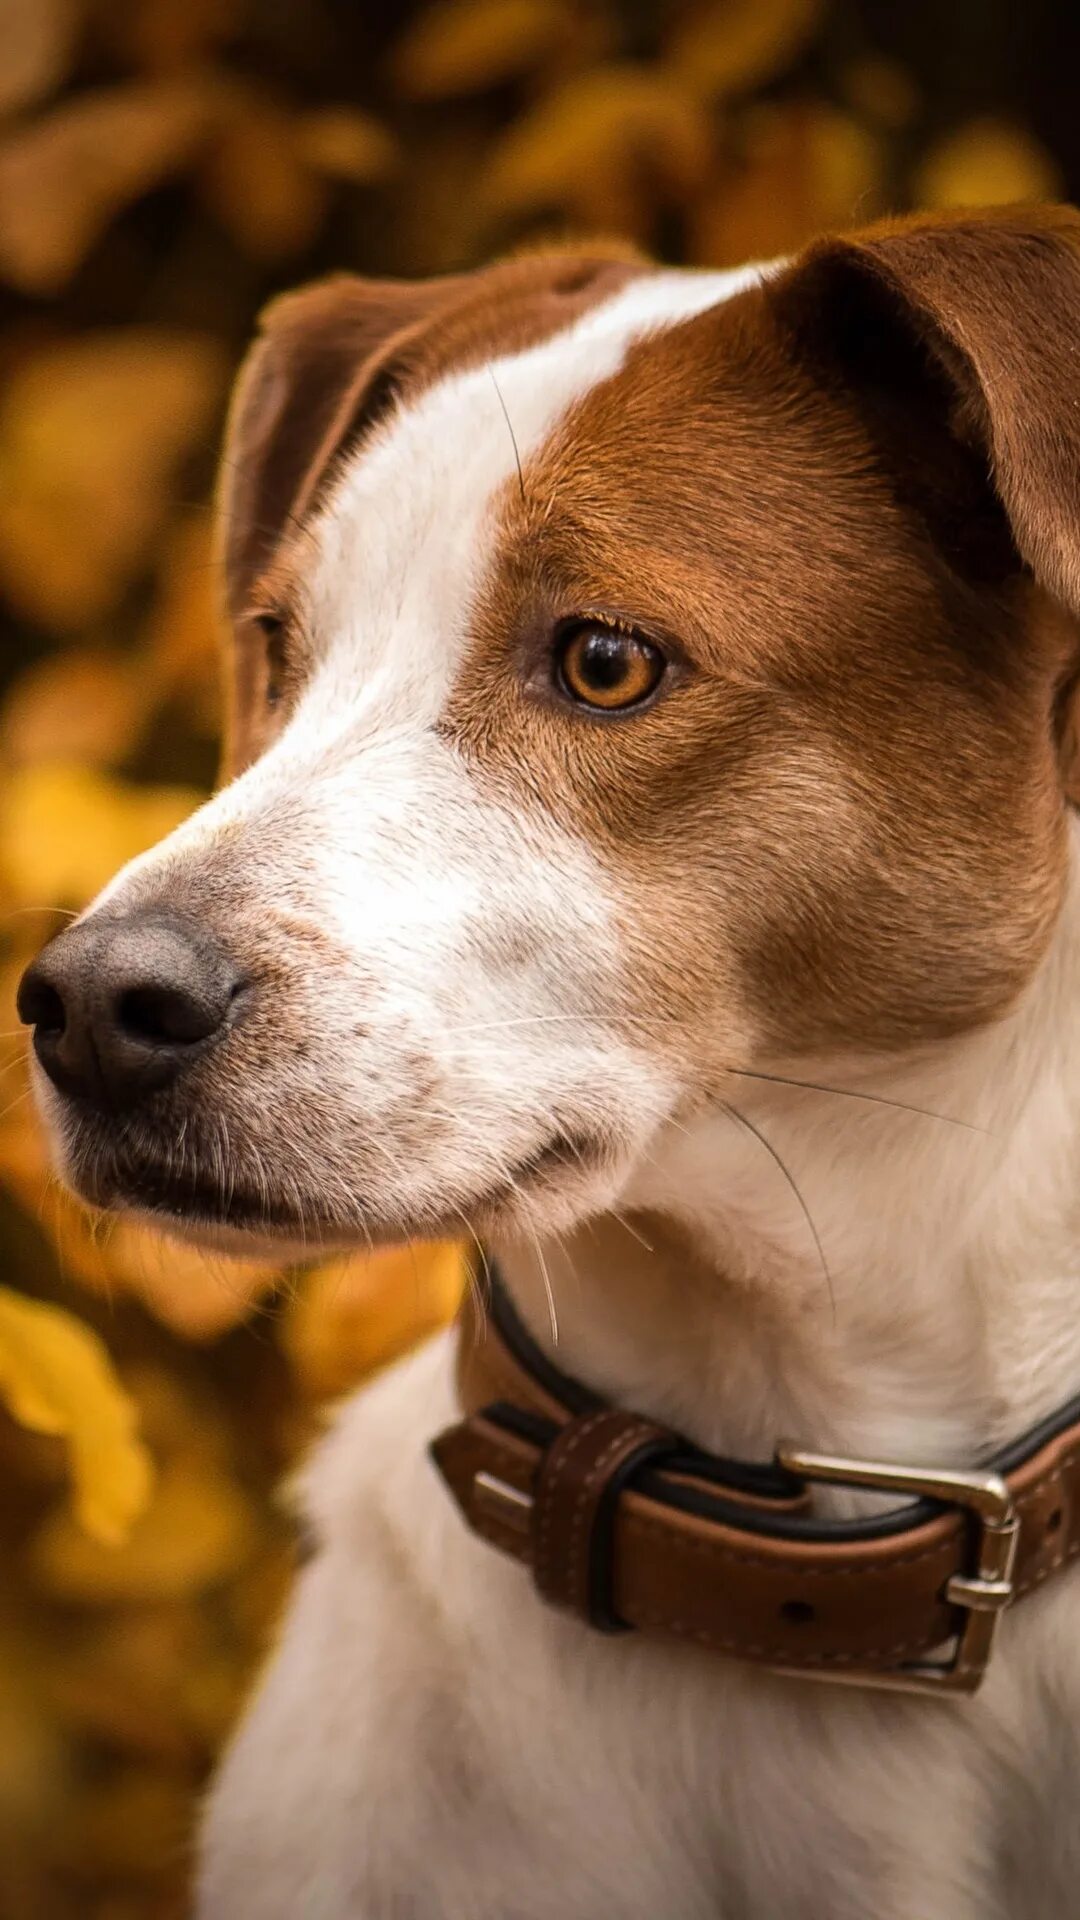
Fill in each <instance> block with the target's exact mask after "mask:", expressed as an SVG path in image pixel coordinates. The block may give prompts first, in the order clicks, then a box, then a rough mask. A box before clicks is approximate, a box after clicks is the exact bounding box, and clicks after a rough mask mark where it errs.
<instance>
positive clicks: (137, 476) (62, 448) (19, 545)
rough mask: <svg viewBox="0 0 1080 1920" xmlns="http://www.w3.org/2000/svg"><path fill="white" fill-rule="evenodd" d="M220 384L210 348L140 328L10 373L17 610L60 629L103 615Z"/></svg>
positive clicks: (3, 580) (3, 486) (8, 570)
mask: <svg viewBox="0 0 1080 1920" xmlns="http://www.w3.org/2000/svg"><path fill="white" fill-rule="evenodd" d="M225 375H226V363H225V356H224V354H223V352H222V351H221V349H220V348H219V347H218V346H217V345H216V343H213V342H211V341H209V340H206V339H202V338H198V337H191V336H184V335H170V334H167V333H153V332H143V331H142V330H140V329H137V328H130V329H123V330H120V329H117V330H116V331H115V332H112V333H103V334H88V335H85V336H84V337H83V338H82V339H80V340H77V341H70V342H68V343H66V344H64V345H61V346H56V347H52V348H48V349H46V350H45V351H43V352H42V353H40V354H38V355H37V356H35V357H34V358H33V359H30V360H27V361H25V362H23V364H22V365H21V366H19V367H18V368H17V369H16V371H15V372H14V373H13V375H12V377H11V378H10V380H9V381H8V383H7V386H6V389H5V392H4V396H3V402H2V405H0V584H2V586H3V589H4V591H5V593H6V595H7V598H8V599H9V600H10V601H11V602H13V604H14V606H15V608H16V611H17V612H19V613H21V614H23V615H25V616H26V617H27V618H28V619H30V620H33V621H36V622H39V623H40V624H42V625H45V626H50V627H55V628H58V629H59V630H61V631H63V630H65V629H67V628H69V627H82V626H86V625H87V624H88V623H89V622H90V621H92V620H94V619H97V618H100V617H101V616H102V615H104V614H106V613H107V612H108V611H109V609H110V608H111V607H112V605H113V604H114V602H115V601H116V599H117V597H118V595H119V593H120V592H121V591H122V589H123V588H124V586H125V585H126V584H127V581H128V580H129V578H130V576H131V573H132V571H133V570H134V568H135V567H136V566H137V565H138V564H139V562H140V561H141V560H142V558H143V556H144V554H145V551H146V549H147V546H148V545H149V542H150V541H151V539H152V538H153V537H154V535H155V534H156V533H157V531H158V529H159V527H160V525H161V521H162V519H163V516H164V513H165V510H166V507H167V505H168V488H169V485H170V483H171V480H172V475H173V470H174V468H175V467H176V465H177V462H178V461H179V459H180V458H181V456H182V455H183V454H184V453H186V452H187V450H188V449H189V447H190V446H191V445H192V443H193V442H194V441H196V440H198V439H199V438H200V437H201V436H205V434H206V431H207V427H208V423H209V416H210V413H211V411H212V409H213V408H214V406H215V404H216V402H217V400H218V397H219V395H220V393H221V392H222V390H223V388H224V385H225Z"/></svg>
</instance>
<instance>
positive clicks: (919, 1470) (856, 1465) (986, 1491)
mask: <svg viewBox="0 0 1080 1920" xmlns="http://www.w3.org/2000/svg"><path fill="white" fill-rule="evenodd" d="M776 1458H777V1461H778V1463H779V1464H780V1466H782V1467H784V1468H786V1469H787V1471H788V1472H789V1473H793V1474H797V1475H798V1476H799V1477H800V1478H801V1479H803V1480H815V1481H821V1482H823V1483H828V1484H830V1485H832V1486H842V1487H865V1488H868V1489H875V1490H879V1491H881V1492H885V1493H906V1494H910V1495H911V1497H912V1498H913V1499H917V1500H936V1501H939V1502H941V1503H942V1504H943V1505H945V1506H956V1507H960V1508H961V1509H962V1510H963V1511H965V1512H967V1513H969V1514H971V1515H972V1517H973V1519H974V1521H975V1523H976V1539H975V1551H974V1561H975V1564H974V1568H973V1570H972V1571H971V1572H970V1573H956V1574H953V1576H952V1578H951V1579H950V1580H949V1581H948V1583H947V1585H946V1588H945V1598H946V1599H947V1600H948V1601H949V1603H950V1604H951V1605H952V1606H954V1607H956V1608H958V1609H959V1610H960V1612H961V1614H962V1615H963V1618H962V1621H961V1624H960V1627H959V1629H958V1632H957V1634H956V1638H955V1640H954V1642H953V1644H952V1650H951V1652H949V1653H947V1654H946V1655H945V1656H944V1657H943V1658H942V1659H941V1660H920V1661H911V1662H907V1663H905V1664H903V1665H901V1666H896V1667H884V1668H881V1669H875V1668H872V1667H870V1668H868V1667H858V1668H856V1667H814V1668H810V1667H783V1666H779V1667H776V1668H774V1669H773V1671H774V1672H776V1673H784V1674H790V1675H793V1676H795V1677H797V1678H799V1679H801V1680H829V1681H832V1682H833V1683H834V1684H836V1685H840V1686H851V1687H876V1688H880V1689H882V1690H884V1691H887V1692H891V1693H919V1694H935V1693H938V1694H940V1693H966V1694H972V1693H975V1692H976V1691H977V1690H978V1687H979V1685H980V1682H981V1681H982V1678H983V1675H984V1674H985V1672H986V1669H987V1666H988V1664H989V1661H990V1655H991V1653H992V1651H993V1646H994V1635H995V1633H996V1632H997V1626H998V1621H999V1620H1000V1618H1001V1614H1002V1612H1003V1610H1004V1609H1005V1608H1006V1607H1007V1606H1008V1605H1009V1602H1010V1601H1011V1600H1012V1598H1013V1582H1012V1571H1013V1564H1014V1562H1015V1559H1016V1549H1017V1543H1018V1541H1019V1537H1020V1518H1019V1515H1018V1514H1017V1511H1016V1508H1015V1506H1014V1504H1013V1499H1012V1495H1011V1494H1010V1492H1009V1489H1008V1487H1007V1485H1006V1483H1005V1481H1004V1480H1003V1478H1002V1476H1001V1475H1000V1474H998V1473H980V1472H972V1473H964V1472H958V1471H956V1470H955V1469H954V1468H951V1467H899V1466H893V1465H892V1464H890V1463H889V1462H888V1461H883V1460H855V1459H848V1458H846V1457H845V1456H844V1455H842V1454H831V1453H813V1452H811V1451H809V1450H808V1449H807V1448H805V1447H800V1446H796V1445H795V1444H794V1443H793V1442H791V1441H786V1440H785V1441H781V1443H780V1445H779V1446H778V1447H777V1449H776Z"/></svg>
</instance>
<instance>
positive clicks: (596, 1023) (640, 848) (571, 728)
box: [22, 210, 1080, 1242]
mask: <svg viewBox="0 0 1080 1920" xmlns="http://www.w3.org/2000/svg"><path fill="white" fill-rule="evenodd" d="M1078 244H1080V218H1078V217H1077V216H1075V215H1073V214H1072V213H1070V212H1068V211H1063V210H1049V211H1045V212H1030V211H1027V212H1004V213H1001V214H996V215H982V214H977V215H965V216H962V217H958V218H956V219H953V220H951V221H947V222H940V221H939V222H936V223H919V222H908V223H900V224H897V225H893V226H889V227H887V228H880V229H876V230H873V231H870V232H867V233H865V234H862V235H857V236H854V237H852V238H845V239H841V240H836V241H828V242H825V243H823V244H820V245H818V246H816V247H814V248H812V249H811V250H810V251H809V252H808V253H807V254H806V255H805V256H803V257H802V258H801V259H799V260H797V261H795V262H794V263H791V264H787V265H785V266H783V267H780V268H775V269H769V270H766V271H765V272H763V273H762V272H758V271H754V270H751V271H749V272H747V273H743V274H735V275H716V274H691V273H670V272H658V271H655V270H653V269H650V268H648V267H646V266H645V265H643V264H641V263H640V262H637V261H633V260H623V259H620V258H618V257H615V256H614V255H608V254H604V253H602V252H601V253H597V255H596V256H595V257H588V256H585V255H581V256H577V255H545V256H536V257H529V258H523V259H519V260H516V261H512V262H510V263H506V264H503V265H500V266H496V267H493V268H491V269H489V270H487V271H484V272H480V273H475V274H466V275H462V276H459V277H455V278H450V279H446V280H442V281H433V282H430V283H426V284H417V285H404V284H400V285H394V284H380V283H369V282H365V281H361V280H357V279H352V278H342V279H339V280H335V281H331V282H329V283H327V284H324V285H321V286H318V287H315V288H312V289H310V290H309V291H306V292H302V293H300V294H297V295H295V296H293V297H291V298H287V299H284V300H282V301H281V302H279V303H278V304H277V305H275V306H274V307H273V308H272V309H271V311H270V314H269V316H268V319H267V323H266V327H265V330H264V333H263V335H262V338H261V339H260V341H259V342H258V344H257V345H256V346H255V348H254V350H253V352H252V355H251V357H250V359H249V361H248V364H247V366H246V368H245V370H244V372H243V374H242V376H241V379H240V383H239V388H238V392H237V396H236V400H235V404H234V407H233V412H232V420H231V426H230V432H229V441H228V447H227V452H226V458H225V466H224V479H223V485H222V546H221V551H222V554H223V558H224V565H225V573H226V579H227V590H228V602H229V609H230V615H231V622H232V626H233V629H234V647H235V662H236V665H235V675H234V711H233V715H232V744H231V751H230V771H231V772H232V774H233V776H234V777H233V778H232V780H231V782H230V784H228V785H226V786H225V787H224V789H223V790H222V791H221V792H220V793H219V794H218V795H217V796H216V797H215V798H214V799H213V800H211V801H210V802H209V804H208V805H207V806H205V807H204V808H203V809H202V810H201V812H199V813H198V814H196V815H195V817H194V818H193V819H192V820H191V821H189V822H188V823H187V824H186V825H185V826H184V827H182V828H181V829H180V830H179V831H178V832H177V833H175V834H174V835H172V837H171V838H170V839H168V840H167V841H166V842H165V843H164V844H163V845H162V846H160V847H158V848H156V849H155V850H154V851H153V852H152V853H150V854H149V855H146V856H144V857H143V858H141V859H139V860H137V861H136V862H135V863H134V864H133V865H132V866H130V867H129V868H128V869H126V871H125V872H124V873H122V874H121V875H120V876H119V878H118V879H117V880H116V882H115V883H114V884H113V885H112V886H111V887H110V888H109V890H108V891H107V893H106V894H105V895H104V897H103V898H102V899H101V900H99V901H98V902H97V903H96V905H95V906H94V907H93V908H92V909H91V911H90V912H89V914H88V915H86V916H84V918H83V919H82V920H81V921H80V922H79V923H78V924H77V925H76V927H75V928H74V929H73V930H71V931H69V932H66V933H64V934H63V935H61V936H60V938H59V939H58V940H57V941H55V942H54V943H53V945H52V946H51V947H50V948H48V949H47V950H46V952H45V954H44V955H43V957H42V958H41V959H40V960H39V961H38V962H37V963H36V965H35V967H34V968H33V969H31V971H30V973H29V974H28V976H27V977H26V980H25V981H24V985H23V990H22V1008H23V1013H24V1017H26V1018H27V1019H28V1020H31V1021H33V1022H35V1023H36V1048H37V1056H38V1060H39V1062H40V1065H41V1068H42V1069H43V1072H42V1073H41V1074H40V1076H39V1078H40V1084H41V1089H42V1093H43V1097H44V1100H45V1105H46V1107H47V1110H48V1115H49V1118H50V1121H51V1124H52V1127H53V1131H54V1136H55V1140H56V1143H57V1149H58V1153H59V1156H60V1158H61V1160H62V1164H63V1167H64V1170H65V1172H66V1174H67V1177H68V1178H69V1179H70V1180H71V1181H72V1182H73V1183H74V1184H75V1185H76V1186H77V1187H78V1188H79V1189H80V1190H81V1191H82V1192H83V1193H84V1194H86V1195H87V1196H88V1197H89V1198H91V1199H92V1200H95V1201H98V1202H102V1203H104V1204H106V1205H110V1206H131V1207H137V1208H141V1209H143V1210H149V1211H150V1212H152V1213H153V1214H154V1215H155V1216H156V1217H157V1218H158V1219H160V1220H161V1221H162V1222H163V1224H166V1225H170V1224H172V1225H176V1224H177V1223H188V1224H189V1225H190V1226H191V1227H193V1228H194V1229H196V1230H197V1231H200V1232H203V1233H206V1234H208V1235H214V1234H217V1235H219V1236H222V1237H224V1238H225V1239H226V1240H227V1239H228V1238H229V1236H230V1234H235V1233H236V1231H237V1230H240V1231H241V1232H242V1233H252V1232H255V1233H260V1234H271V1235H274V1234H276V1235H278V1236H280V1237H281V1238H282V1239H284V1240H289V1241H294V1242H297V1241H301V1240H311V1239H322V1240H325V1241H335V1242H349V1241H352V1240H354V1239H357V1240H359V1239H362V1238H364V1237H365V1236H367V1235H371V1236H373V1237H375V1238H387V1237H393V1236H397V1235H404V1234H411V1233H421V1232H424V1231H426V1230H432V1231H435V1230H438V1231H445V1230H448V1229H449V1230H453V1228H454V1224H455V1222H456V1221H459V1220H462V1219H467V1220H468V1221H469V1222H470V1223H473V1224H476V1225H477V1226H479V1227H480V1228H481V1229H485V1228H486V1229H488V1230H491V1228H492V1227H493V1226H498V1225H499V1224H500V1223H501V1224H502V1225H504V1226H505V1225H506V1224H508V1223H513V1222H514V1221H515V1220H521V1219H523V1218H525V1219H528V1220H529V1221H530V1222H531V1223H532V1224H534V1225H535V1224H537V1223H540V1224H543V1225H564V1224H566V1223H567V1222H568V1221H570V1220H572V1219H574V1218H576V1217H579V1216H580V1215H582V1214H583V1213H585V1212H587V1211H591V1210H595V1209H598V1208H602V1207H603V1206H604V1205H605V1204H607V1203H608V1202H609V1201H610V1200H611V1199H612V1197H613V1196H614V1195H615V1193H616V1192H617V1190H618V1189H619V1187H620V1185H621V1184H622V1183H623V1182H624V1181H625V1180H626V1178H627V1176H628V1174H629V1173H630V1171H631V1170H632V1169H633V1167H634V1166H635V1164H636V1163H638V1162H639V1161H640V1160H641V1158H642V1157H643V1156H644V1155H646V1154H647V1153H648V1151H649V1143H650V1141H651V1139H652V1138H653V1137H654V1136H655V1135H656V1134H657V1131H658V1130H659V1129H662V1128H663V1127H664V1126H665V1124H666V1123H668V1122H670V1121H678V1119H679V1117H680V1116H684V1117H685V1115H687V1114H688V1113H692V1112H693V1111H694V1109H695V1107H698V1106H700V1105H701V1104H702V1103H704V1102H709V1101H711V1100H714V1099H715V1098H716V1097H717V1096H718V1094H720V1093H721V1092H722V1090H723V1088H724V1086H725V1076H726V1075H727V1073H728V1072H729V1071H730V1070H731V1069H733V1068H735V1069H739V1068H753V1067H763V1066H765V1065H766V1064H767V1063H768V1062H769V1061H777V1060H781V1059H783V1060H792V1059H797V1058H799V1057H800V1056H803V1057H805V1056H806V1055H808V1054H810V1053H813V1054H814V1055H816V1056H819V1057H820V1056H821V1055H822V1054H826V1055H828V1054H842V1053H844V1052H852V1051H866V1050H873V1051H878V1050H881V1049H886V1050H889V1049H903V1048H906V1047H908V1046H910V1045H912V1044H914V1043H924V1042H925V1041H926V1040H927V1039H934V1038H937V1037H944V1036H948V1035H951V1034H954V1033H957V1032H961V1031H963V1030H965V1029H968V1028H973V1027H975V1026H977V1025H979V1024H980V1023H984V1022H988V1021H990V1020H993V1019H994V1018H995V1017H996V1016H998V1015H999V1014H1000V1013H1001V1012H1002V1011H1003V1010H1004V1009H1005V1008H1007V1007H1008V1006H1009V1005H1010V1004H1011V1003H1012V1002H1013V1001H1014V1000H1015V999H1016V997H1017V995H1018V994H1019V992H1020V991H1021V989H1022V988H1023V986H1024V984H1025V983H1026V982H1027V981H1028V979H1029V978H1030V976H1031V975H1032V972H1033V970H1034V969H1035V968H1036V966H1037V964H1038V961H1039V959H1040V956H1041V955H1042V953H1043V952H1044V950H1045V947H1046V944H1047V941H1048V938H1049V935H1050V931H1051V928H1052V926H1053V923H1054V919H1055V915H1056V913H1057V909H1058V905H1059V902H1060V898H1061V893H1062V887H1063V875H1064V868H1065V843H1066V834H1065V792H1066V787H1067V782H1068V778H1069V775H1068V761H1069V754H1070V752H1071V745H1070V742H1071V732H1070V722H1069V711H1070V700H1071V688H1072V680H1073V678H1074V676H1075V675H1076V672H1077V667H1078V664H1080V652H1078V642H1077V627H1076V623H1075V616H1076V614H1077V612H1078V611H1080V534H1078V531H1077V525H1078V523H1077V511H1078V502H1080V359H1078V348H1077V341H1078V339H1080V254H1078V252H1077V248H1078Z"/></svg>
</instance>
